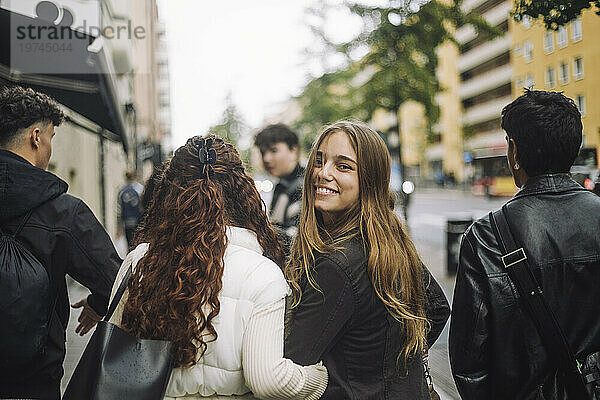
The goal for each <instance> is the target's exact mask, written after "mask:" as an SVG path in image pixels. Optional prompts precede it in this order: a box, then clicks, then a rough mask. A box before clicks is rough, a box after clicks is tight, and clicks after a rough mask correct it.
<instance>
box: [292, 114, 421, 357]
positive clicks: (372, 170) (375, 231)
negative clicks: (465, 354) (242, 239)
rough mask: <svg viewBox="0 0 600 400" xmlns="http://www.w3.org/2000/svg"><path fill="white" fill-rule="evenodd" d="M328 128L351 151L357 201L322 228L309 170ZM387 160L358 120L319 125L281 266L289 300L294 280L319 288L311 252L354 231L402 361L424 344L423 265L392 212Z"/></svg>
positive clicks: (297, 294) (296, 289)
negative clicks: (400, 340) (395, 327)
mask: <svg viewBox="0 0 600 400" xmlns="http://www.w3.org/2000/svg"><path fill="white" fill-rule="evenodd" d="M334 132H344V133H345V134H346V135H347V136H348V138H349V140H350V142H351V143H352V146H353V148H354V151H355V152H356V155H357V162H358V182H359V201H358V202H357V204H355V205H353V206H352V207H350V208H349V209H348V210H346V212H345V213H344V215H343V216H342V218H341V219H340V220H339V221H338V222H337V223H336V224H335V226H333V227H328V229H327V230H326V229H325V228H324V226H323V224H322V223H321V219H320V213H319V211H317V210H315V189H314V182H313V179H312V171H313V169H314V165H315V158H316V153H317V150H318V148H319V146H320V145H321V143H322V142H323V140H324V139H325V138H326V137H327V136H328V135H330V134H332V133H334ZM390 170H391V160H390V154H389V152H388V150H387V147H386V145H385V143H384V142H383V140H382V139H381V138H380V137H379V135H378V134H377V133H376V132H374V131H373V130H372V129H370V128H369V127H368V126H366V125H365V124H364V123H360V122H349V121H338V122H336V123H334V124H332V125H329V126H327V127H325V128H324V129H323V131H322V132H321V134H320V135H319V137H318V138H317V140H316V142H315V145H314V146H313V149H312V151H311V153H310V156H309V159H308V165H307V168H306V175H305V177H304V187H303V190H302V214H301V217H300V226H299V230H298V235H297V236H296V239H295V240H294V243H293V245H292V249H291V254H290V260H289V262H288V264H287V265H286V268H285V275H286V278H287V279H288V281H289V283H290V285H291V287H292V290H293V295H294V302H293V306H297V305H298V304H299V302H300V300H301V297H302V291H301V289H300V286H299V281H300V279H301V278H302V276H306V278H307V280H308V283H309V284H310V285H311V286H313V287H314V288H315V289H317V290H320V289H319V287H318V284H317V282H315V281H314V279H313V278H312V276H311V266H313V265H314V261H315V256H314V253H315V252H319V253H330V252H332V251H334V250H335V249H337V248H338V247H337V244H339V243H341V242H342V241H344V240H347V239H348V238H350V237H353V236H356V235H360V237H361V239H362V242H363V246H364V248H365V250H366V251H368V271H369V276H370V278H371V283H372V285H373V289H374V290H375V293H376V294H377V296H378V297H379V299H380V300H381V301H382V302H383V304H384V305H385V306H386V308H387V310H388V312H389V313H390V314H391V315H392V316H393V317H394V318H395V319H396V320H397V321H399V322H400V323H401V324H402V325H403V326H404V331H405V335H406V343H405V346H404V348H403V349H402V351H401V352H400V354H399V358H402V359H403V360H404V361H405V362H406V361H408V360H409V358H411V357H412V356H414V355H416V354H421V352H422V350H423V349H424V347H425V340H426V339H425V337H426V333H427V329H428V326H429V324H428V322H427V318H426V316H425V289H424V287H423V267H422V263H421V261H420V259H419V255H418V254H417V250H416V248H415V246H414V244H413V242H412V240H411V239H410V237H409V236H408V233H407V232H406V230H405V228H404V226H403V225H402V222H401V221H400V219H399V218H398V216H397V215H396V214H395V213H394V211H393V209H392V208H393V207H391V206H390V204H393V198H394V197H393V194H392V192H391V191H390V189H389V184H390Z"/></svg>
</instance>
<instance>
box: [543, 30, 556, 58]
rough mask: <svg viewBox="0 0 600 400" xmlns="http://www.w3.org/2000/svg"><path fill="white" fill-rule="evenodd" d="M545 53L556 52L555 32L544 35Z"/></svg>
mask: <svg viewBox="0 0 600 400" xmlns="http://www.w3.org/2000/svg"><path fill="white" fill-rule="evenodd" d="M544 51H545V52H546V53H552V52H553V51H554V32H546V33H545V34H544Z"/></svg>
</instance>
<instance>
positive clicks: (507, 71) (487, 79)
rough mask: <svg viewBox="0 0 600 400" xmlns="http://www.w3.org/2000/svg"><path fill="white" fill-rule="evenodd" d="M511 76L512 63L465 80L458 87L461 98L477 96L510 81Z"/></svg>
mask: <svg viewBox="0 0 600 400" xmlns="http://www.w3.org/2000/svg"><path fill="white" fill-rule="evenodd" d="M511 78H512V66H511V65H510V64H506V65H503V66H501V67H499V68H496V69H493V70H491V71H488V72H486V73H484V74H481V75H478V76H477V77H475V78H473V79H470V80H468V81H465V82H463V83H462V84H461V85H460V87H459V88H458V96H459V97H460V99H461V100H463V99H468V98H469V97H473V96H477V95H478V94H481V93H485V92H487V91H488V90H492V89H496V88H498V87H500V86H502V85H506V84H507V83H510V80H511Z"/></svg>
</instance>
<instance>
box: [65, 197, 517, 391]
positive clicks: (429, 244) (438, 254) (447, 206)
mask: <svg viewBox="0 0 600 400" xmlns="http://www.w3.org/2000/svg"><path fill="white" fill-rule="evenodd" d="M505 201H506V199H505V198H494V199H486V198H483V197H474V196H472V195H471V194H470V193H465V192H462V191H459V190H444V189H421V190H419V189H417V191H416V192H415V193H414V194H413V196H412V199H411V204H410V208H409V218H408V220H409V227H410V234H411V236H412V238H413V240H414V241H415V244H416V246H417V249H418V251H419V254H420V255H421V258H422V260H423V262H424V263H425V265H427V267H428V268H429V270H430V271H431V273H432V274H433V275H434V276H435V278H436V280H437V281H438V282H439V283H440V285H441V286H442V289H443V290H444V292H445V293H446V296H447V297H448V300H449V301H450V302H451V301H452V294H453V288H454V278H453V277H448V276H447V274H446V236H445V229H446V220H447V219H448V218H464V217H469V216H472V217H473V218H480V217H482V216H483V215H485V214H487V213H488V212H489V211H490V210H492V209H496V208H498V207H500V206H501V205H502V204H503V203H504V202H505ZM84 296H87V290H86V289H85V288H83V287H81V286H80V285H79V284H77V282H74V281H73V280H72V279H70V278H69V298H70V301H71V303H74V302H75V301H78V300H79V299H81V298H82V297H84ZM78 316H79V310H75V311H74V312H71V316H70V320H69V326H68V328H67V356H66V359H65V376H64V378H63V381H62V388H63V390H64V388H65V387H66V384H67V382H68V381H69V378H70V377H71V374H72V373H73V369H74V368H75V366H76V365H77V361H78V360H79V357H80V356H81V353H82V351H83V349H84V347H85V344H86V343H87V341H88V339H89V337H90V336H91V333H88V334H87V335H86V336H84V337H80V336H79V335H76V334H75V327H76V326H77V317H78ZM448 329H449V324H447V325H446V327H445V328H444V331H443V332H442V335H441V336H440V338H439V339H438V341H437V342H436V344H435V345H434V346H433V347H432V348H431V349H430V351H429V363H430V366H431V370H432V371H431V372H432V377H433V381H434V385H435V387H436V389H437V390H438V391H439V392H440V395H441V397H442V400H448V399H459V396H458V394H457V392H456V387H455V386H454V382H453V380H452V375H451V373H450V365H449V361H448Z"/></svg>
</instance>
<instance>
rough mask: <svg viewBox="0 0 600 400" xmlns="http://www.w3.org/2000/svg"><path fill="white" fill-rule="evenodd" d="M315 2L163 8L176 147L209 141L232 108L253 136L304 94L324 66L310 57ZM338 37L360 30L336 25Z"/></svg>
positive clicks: (268, 0) (183, 1)
mask: <svg viewBox="0 0 600 400" xmlns="http://www.w3.org/2000/svg"><path fill="white" fill-rule="evenodd" d="M313 1H315V0H286V1H281V0H253V1H244V0H229V1H227V0H223V1H206V0H202V1H199V0H159V13H160V18H161V19H162V20H164V21H165V23H166V26H167V35H168V41H169V46H170V49H169V63H170V72H171V87H172V92H171V94H172V100H171V101H172V118H173V145H174V146H180V145H182V144H184V142H185V139H186V138H188V137H190V136H192V135H195V134H204V133H206V130H207V129H208V128H209V127H210V126H211V125H213V124H215V123H217V122H218V121H219V119H220V118H221V115H222V113H223V110H224V108H225V102H224V100H225V98H226V96H227V95H228V94H229V93H231V96H232V100H233V102H234V103H235V105H236V106H237V107H238V109H239V110H240V111H241V113H242V114H243V117H244V118H245V120H246V122H247V123H248V124H249V125H250V126H251V127H252V128H258V127H260V126H261V125H262V123H263V121H264V119H265V118H267V117H270V116H272V115H275V114H277V113H278V112H280V111H281V110H282V107H283V106H284V105H285V102H286V101H287V100H288V99H289V98H290V97H291V96H293V95H297V94H299V93H300V92H301V90H302V88H303V87H304V85H305V84H306V83H307V77H308V76H309V75H310V74H312V75H315V74H318V73H319V71H320V68H319V66H320V63H319V62H317V61H316V60H314V61H312V62H311V60H310V59H309V58H308V57H307V56H306V55H305V54H304V50H305V49H307V48H310V47H311V46H314V44H315V38H314V36H313V34H312V33H311V32H310V30H309V28H308V27H307V25H306V14H305V8H306V7H307V6H308V5H309V4H311V3H312V2H313ZM330 25H331V26H330V29H331V31H332V36H334V37H336V38H339V39H340V40H341V39H344V38H349V36H351V35H352V33H351V32H353V31H354V32H355V31H356V30H357V28H358V26H359V25H358V24H357V23H356V20H349V19H348V15H347V14H346V13H340V14H339V15H336V16H335V18H334V19H333V20H332V23H331V24H330Z"/></svg>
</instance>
